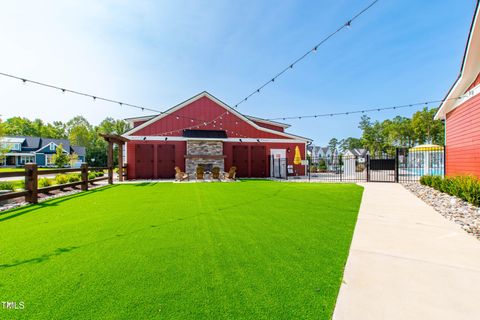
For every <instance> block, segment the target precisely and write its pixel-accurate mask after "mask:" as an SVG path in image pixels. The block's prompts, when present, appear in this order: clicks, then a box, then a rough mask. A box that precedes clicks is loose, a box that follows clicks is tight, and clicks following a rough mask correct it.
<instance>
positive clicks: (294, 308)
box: [0, 181, 363, 320]
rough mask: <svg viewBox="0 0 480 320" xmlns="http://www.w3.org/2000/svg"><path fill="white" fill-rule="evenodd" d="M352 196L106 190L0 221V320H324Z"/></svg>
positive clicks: (355, 204)
mask: <svg viewBox="0 0 480 320" xmlns="http://www.w3.org/2000/svg"><path fill="white" fill-rule="evenodd" d="M362 191H363V189H362V188H361V187H359V186H356V185H348V184H343V185H339V184H303V183H280V182H269V181H244V182H239V183H193V184H187V183H186V184H173V183H151V184H137V185H116V186H109V187H105V188H101V189H96V190H92V191H89V192H85V193H80V194H77V195H73V196H70V197H64V198H59V199H54V200H50V201H47V202H44V203H41V204H38V205H34V206H29V207H25V208H22V209H17V210H13V211H9V212H7V213H5V214H0V301H17V302H20V301H23V302H24V303H25V308H24V309H23V310H5V309H2V308H1V304H0V319H2V320H3V319H10V318H12V319H23V318H25V319H329V318H330V317H331V315H332V312H333V308H334V306H335V300H336V297H337V293H338V290H339V287H340V283H341V279H342V274H343V269H344V266H345V263H346V259H347V254H348V249H349V246H350V242H351V238H352V234H353V229H354V226H355V222H356V219H357V213H358V209H359V205H360V200H361V196H362Z"/></svg>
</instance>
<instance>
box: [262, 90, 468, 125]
mask: <svg viewBox="0 0 480 320" xmlns="http://www.w3.org/2000/svg"><path fill="white" fill-rule="evenodd" d="M461 98H462V96H460V97H455V98H449V99H442V100H432V101H423V102H418V103H411V104H405V105H398V106H392V107H384V108H372V109H364V110H355V111H345V112H337V113H322V114H313V115H302V116H290V117H279V118H269V119H265V120H270V121H273V120H290V119H305V118H317V117H327V116H330V117H333V116H341V115H350V114H355V113H366V112H373V111H383V110H396V109H402V108H411V107H415V106H420V105H426V106H428V105H429V104H436V103H441V102H445V101H448V100H457V99H461Z"/></svg>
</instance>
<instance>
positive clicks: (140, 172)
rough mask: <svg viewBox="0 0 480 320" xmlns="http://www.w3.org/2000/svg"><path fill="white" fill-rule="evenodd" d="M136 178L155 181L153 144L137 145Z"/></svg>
mask: <svg viewBox="0 0 480 320" xmlns="http://www.w3.org/2000/svg"><path fill="white" fill-rule="evenodd" d="M135 160H136V163H135V178H136V179H153V144H137V145H135Z"/></svg>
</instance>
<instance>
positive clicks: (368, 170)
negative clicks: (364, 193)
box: [365, 154, 370, 182]
mask: <svg viewBox="0 0 480 320" xmlns="http://www.w3.org/2000/svg"><path fill="white" fill-rule="evenodd" d="M365 163H366V167H367V182H370V155H369V154H367V156H366V159H365Z"/></svg>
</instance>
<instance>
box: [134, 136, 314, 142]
mask: <svg viewBox="0 0 480 320" xmlns="http://www.w3.org/2000/svg"><path fill="white" fill-rule="evenodd" d="M165 138H167V140H165ZM129 139H130V140H131V141H162V142H163V141H165V142H166V143H168V142H169V141H223V142H238V143H240V140H242V141H241V142H256V143H305V141H304V140H299V139H297V140H294V139H255V138H224V139H218V138H185V137H178V136H145V137H143V136H130V137H129ZM258 140H260V142H259V141H258Z"/></svg>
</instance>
